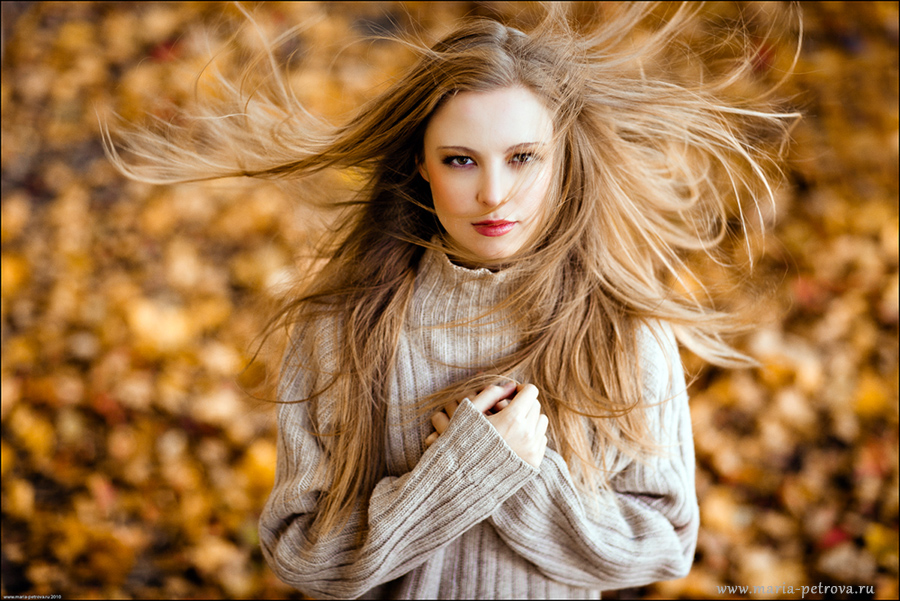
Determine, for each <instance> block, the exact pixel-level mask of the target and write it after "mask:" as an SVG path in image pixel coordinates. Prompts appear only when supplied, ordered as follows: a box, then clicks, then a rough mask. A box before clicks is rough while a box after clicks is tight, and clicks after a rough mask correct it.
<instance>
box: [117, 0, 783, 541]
mask: <svg viewBox="0 0 900 601" xmlns="http://www.w3.org/2000/svg"><path fill="white" fill-rule="evenodd" d="M604 4H606V3H604ZM699 10H700V9H697V8H696V7H694V6H692V5H691V4H685V5H681V6H680V7H677V8H676V9H667V8H666V7H665V6H662V7H660V6H653V5H651V6H647V5H645V4H644V3H633V4H628V5H617V6H614V7H606V8H604V9H603V10H602V12H599V13H597V14H595V15H589V16H590V18H587V19H585V14H584V12H582V13H581V14H580V15H579V16H578V18H575V17H574V16H573V15H572V14H571V13H569V12H567V10H566V9H565V8H558V7H554V6H549V5H548V6H546V7H545V8H544V15H543V18H541V19H538V20H536V21H535V24H534V25H532V26H530V27H528V26H523V25H518V28H514V27H511V26H509V25H506V24H503V23H501V22H499V21H497V20H494V19H485V18H479V19H469V20H466V21H465V22H463V23H462V24H461V25H460V26H459V27H458V28H457V29H455V30H454V31H453V32H452V33H450V34H449V35H447V36H446V37H445V38H443V39H441V40H440V41H438V42H437V43H435V44H432V45H431V46H430V47H429V46H427V45H423V44H420V43H413V42H410V41H408V40H407V41H404V42H403V43H404V44H406V45H407V46H408V47H410V48H413V49H414V50H415V51H416V53H417V60H416V62H415V63H414V64H413V65H412V66H411V67H410V68H409V69H408V70H407V72H406V73H405V74H403V75H402V76H401V77H399V78H398V80H397V81H396V83H395V84H394V85H393V86H392V87H390V88H389V89H387V90H386V91H385V92H383V93H381V94H379V95H378V96H377V97H376V98H374V99H372V100H371V101H370V102H368V103H367V104H365V105H364V106H362V107H360V109H359V111H358V113H356V115H355V116H353V117H352V118H350V119H349V120H348V121H347V122H346V123H343V124H339V125H336V126H335V125H326V124H324V123H323V122H321V121H319V120H318V119H316V118H315V117H314V116H312V115H310V114H309V113H308V112H307V111H306V109H305V108H304V107H303V106H302V105H301V104H300V103H299V102H298V101H297V100H296V99H295V97H294V95H293V94H292V93H291V92H290V90H289V88H288V87H287V85H286V84H285V83H284V80H283V79H282V78H281V77H279V76H278V66H277V65H274V64H272V69H271V71H272V73H271V85H270V86H269V88H268V92H267V93H263V91H260V90H257V91H256V92H255V93H254V95H253V96H252V97H248V95H247V94H246V93H245V92H244V91H243V90H242V89H241V88H240V86H238V85H236V84H231V83H229V82H228V81H225V80H223V81H222V91H221V93H220V94H219V98H218V100H217V101H216V102H211V103H205V104H198V105H197V107H196V108H195V110H196V112H195V113H193V114H191V113H188V112H185V113H184V114H183V115H182V117H181V121H180V124H179V125H177V126H176V125H171V126H170V127H169V128H168V129H166V130H165V131H162V132H161V131H159V130H152V129H149V128H139V127H132V128H128V129H120V130H119V131H117V132H116V133H117V136H118V137H117V138H116V140H115V141H114V139H113V137H112V136H111V135H110V134H109V132H108V131H107V135H106V148H107V152H108V155H109V156H110V158H111V160H112V161H113V162H114V164H116V165H117V167H119V169H120V170H121V171H122V172H123V173H125V174H127V175H128V176H130V177H134V178H136V179H140V180H142V181H148V182H158V183H172V182H185V181H196V180H203V179H211V178H219V177H233V176H245V177H253V178H287V179H291V178H306V177H309V176H311V175H313V174H316V173H319V172H322V171H324V170H352V171H353V172H354V173H355V176H356V177H357V179H358V181H360V182H361V183H360V184H359V186H358V187H357V189H356V191H355V195H354V197H353V198H352V199H351V200H350V201H348V202H341V203H338V204H340V206H341V208H342V210H343V213H342V214H341V218H340V221H339V226H338V227H336V228H334V234H333V236H332V238H331V239H330V243H329V244H328V245H327V246H323V250H322V261H321V265H322V266H321V267H320V268H317V269H316V270H315V271H314V273H313V274H312V275H311V276H310V277H309V278H307V279H306V280H305V281H304V282H303V283H302V287H298V290H297V291H296V293H295V294H294V295H293V296H292V297H291V298H290V299H289V300H288V301H287V302H286V303H285V305H284V307H283V308H282V309H281V310H280V311H279V312H278V314H277V315H276V316H275V317H274V318H273V320H272V322H271V323H270V328H271V329H272V330H274V329H279V328H282V327H287V328H289V329H292V330H293V332H294V335H293V337H294V339H295V340H296V339H297V338H298V337H302V333H303V332H305V331H308V328H309V327H310V326H311V325H312V324H315V323H318V322H319V321H320V320H321V319H323V318H324V317H325V316H328V317H329V318H334V319H336V322H337V323H340V324H341V330H342V337H343V338H342V341H341V351H340V352H341V353H342V355H341V357H340V365H339V369H338V370H336V373H329V374H327V377H325V378H322V379H320V381H321V382H323V385H322V386H319V387H318V388H317V389H316V390H315V391H313V392H312V394H311V395H310V396H309V397H308V398H305V399H290V400H292V401H303V402H311V403H316V402H317V401H318V400H320V399H324V398H325V397H324V396H323V395H324V394H325V393H326V391H327V393H328V396H327V398H328V399H329V403H331V404H333V406H330V407H329V412H328V413H329V415H330V416H331V418H332V422H333V423H331V424H330V425H329V426H327V427H326V426H322V429H321V431H319V432H317V434H319V435H320V436H321V437H322V444H323V445H327V446H328V449H329V452H328V453H327V454H326V455H328V456H330V457H331V465H330V466H329V468H328V470H329V472H330V478H329V482H330V489H329V490H328V491H327V492H326V494H325V495H324V496H323V497H322V499H321V503H322V504H321V506H320V511H319V515H318V517H317V521H316V524H315V532H314V533H313V534H314V535H321V534H323V533H327V532H329V531H331V530H332V529H334V528H336V527H339V525H340V524H341V523H342V522H343V521H344V519H346V517H347V516H349V514H350V512H351V511H352V510H353V508H354V507H355V506H356V504H357V503H358V502H360V501H364V500H365V499H366V497H367V495H369V494H370V493H371V492H372V490H373V489H374V487H375V484H376V482H377V480H378V479H379V478H380V477H382V476H383V474H384V465H385V460H384V449H383V436H382V435H381V434H380V433H381V431H382V428H383V419H384V414H385V411H384V408H385V404H386V403H387V399H388V395H389V389H388V388H389V382H390V374H391V373H392V370H393V368H394V357H395V351H396V347H397V342H398V339H399V335H400V331H401V327H402V324H403V323H404V317H405V314H406V310H407V307H408V305H409V302H410V299H411V298H412V295H413V290H414V282H415V278H416V273H417V269H418V266H419V261H420V259H421V257H422V256H423V253H424V252H425V250H426V249H435V250H439V251H443V252H448V253H449V254H450V255H451V256H452V257H456V258H459V259H461V260H466V261H467V262H469V261H476V259H477V258H474V257H467V256H466V254H465V251H464V250H463V249H460V248H457V247H456V246H455V245H454V244H453V242H452V240H449V239H448V237H447V236H446V235H445V232H444V231H443V230H442V228H441V226H440V223H439V221H438V220H437V218H436V216H435V212H434V209H433V206H432V200H431V192H430V189H429V186H428V184H427V182H425V181H424V180H423V178H422V177H421V175H420V174H419V171H418V165H419V162H420V161H421V159H422V152H423V150H422V145H423V137H424V132H425V129H426V127H427V125H428V123H429V118H430V117H431V115H433V114H434V112H435V111H436V109H437V108H438V107H440V106H441V104H442V103H443V102H446V101H447V100H448V99H449V98H452V97H453V95H455V94H458V93H461V92H467V91H474V92H478V91H490V90H496V89H501V88H507V87H513V86H518V87H522V88H525V89H527V90H529V91H530V92H532V93H533V94H534V95H535V96H536V97H537V98H539V99H540V100H541V101H542V102H543V103H544V105H545V107H546V108H547V109H548V110H549V112H550V114H551V115H552V116H553V125H554V144H555V148H556V149H557V151H556V152H555V153H554V157H555V158H554V161H555V165H554V170H553V173H554V183H553V186H552V187H551V192H550V196H549V198H548V199H547V201H546V203H545V204H546V207H547V210H546V211H545V215H544V216H543V219H544V223H543V227H542V228H541V232H540V236H539V237H538V239H536V240H534V241H533V244H531V245H529V246H528V247H527V248H524V249H523V250H521V251H520V252H519V253H518V254H517V255H516V256H514V257H511V258H506V259H505V260H504V261H503V263H502V264H490V265H487V266H488V267H490V268H492V269H506V270H509V271H510V272H511V274H510V277H511V278H512V281H513V282H514V284H515V285H514V286H513V292H512V293H511V294H510V296H509V297H508V298H507V299H506V301H505V302H503V303H502V304H501V305H499V306H497V307H495V308H494V310H495V311H497V312H498V315H499V312H503V314H504V315H511V316H512V318H513V321H514V323H515V327H516V328H517V332H518V335H519V345H518V346H517V347H516V348H515V349H514V350H513V351H512V352H510V353H509V354H508V355H507V356H506V357H505V358H504V359H502V361H501V362H500V363H499V364H494V365H491V366H479V365H467V366H466V367H467V368H471V369H472V371H473V372H474V371H478V370H479V369H484V370H486V371H489V372H490V374H491V375H493V376H497V375H499V376H514V377H516V378H517V379H520V380H526V381H529V382H531V383H534V384H535V385H536V386H537V387H538V389H539V390H540V395H541V401H542V409H543V411H544V412H545V413H546V414H547V416H548V418H549V423H550V426H549V438H550V440H551V441H552V444H553V445H554V446H555V448H556V449H557V451H558V452H559V453H560V454H561V455H562V457H563V458H565V460H566V461H567V463H568V465H569V466H570V468H571V469H572V473H573V475H575V477H576V479H577V480H578V481H579V482H580V483H581V484H582V485H583V486H584V487H586V488H588V489H590V488H591V487H596V486H601V487H602V486H605V485H606V484H607V482H606V475H605V471H604V459H603V458H604V457H605V456H606V451H607V450H609V449H615V450H618V451H622V452H626V453H629V454H637V455H640V454H641V453H643V452H648V451H649V450H652V448H653V446H654V445H653V440H652V437H651V436H650V433H649V432H648V428H647V423H646V417H645V412H644V411H642V410H640V409H641V407H642V406H643V405H644V404H645V403H646V401H647V400H646V399H644V398H643V397H642V390H641V369H642V366H641V365H640V362H639V360H638V348H637V345H638V342H637V333H638V331H639V329H640V328H641V327H642V326H643V325H645V324H648V323H652V322H655V321H664V322H667V323H669V324H671V326H672V328H673V331H674V332H675V334H676V337H677V338H678V340H679V342H680V343H681V344H682V345H683V346H685V347H687V348H688V349H690V350H691V351H692V352H694V353H695V354H696V355H698V356H700V357H701V358H703V359H705V360H707V361H709V362H712V363H714V364H718V365H723V366H734V365H746V364H747V361H748V358H747V357H745V356H744V355H742V354H741V353H739V352H738V351H736V350H735V349H734V348H733V347H732V346H731V345H730V344H729V340H730V336H731V335H733V334H734V333H736V332H738V331H741V328H742V327H743V326H746V325H747V321H746V320H745V319H742V318H741V316H740V315H736V314H734V313H733V312H731V311H728V310H726V309H725V308H723V307H721V306H717V304H716V303H715V302H713V301H712V300H711V297H710V295H708V294H707V293H706V291H705V289H704V288H703V287H702V285H700V284H698V282H702V278H701V277H700V276H699V275H698V274H696V273H695V272H693V271H692V269H691V263H690V261H689V260H688V259H689V258H690V257H691V256H693V255H695V254H697V253H698V251H699V252H700V253H706V254H707V255H708V256H709V257H712V258H713V260H714V261H716V262H719V263H722V261H724V258H725V257H724V255H723V254H721V253H718V252H717V249H718V248H719V247H720V246H721V245H722V244H723V242H727V241H729V239H730V237H733V236H735V235H739V234H740V233H741V230H742V228H743V227H745V225H744V224H745V223H746V215H747V213H748V211H750V210H754V211H755V210H756V208H757V207H758V206H760V204H762V203H774V192H773V186H774V185H775V184H774V183H773V182H775V181H777V175H778V171H777V165H778V162H779V159H780V157H781V153H782V152H783V147H784V143H785V141H786V140H787V138H788V133H789V130H790V127H791V125H792V124H793V122H794V121H795V119H796V114H794V113H791V112H788V111H786V110H784V109H783V108H782V107H781V106H780V105H779V104H777V103H776V102H775V101H774V100H773V99H772V98H773V95H772V94H768V93H760V94H752V95H748V94H747V87H746V85H744V87H743V88H741V90H739V91H737V92H736V91H735V86H739V85H741V82H746V81H747V79H748V78H750V79H752V78H754V77H756V76H755V75H754V72H753V70H754V67H755V64H754V62H753V61H754V54H753V51H754V48H755V46H751V45H750V44H749V42H748V40H749V39H750V36H749V34H748V35H746V36H744V37H742V36H741V32H739V31H735V32H734V35H733V36H730V37H724V38H722V39H720V40H718V42H720V43H719V47H720V49H721V48H725V49H726V50H727V52H725V53H722V52H719V53H718V54H716V55H715V57H716V61H715V62H714V63H713V62H710V61H709V60H706V59H705V58H704V56H702V55H701V54H702V53H701V52H700V51H698V50H695V49H693V48H691V46H690V45H689V44H685V43H684V38H685V34H686V32H690V31H692V29H691V28H692V27H693V26H694V24H695V22H696V21H697V19H698V18H699V14H698V12H699ZM667 12H668V14H665V13H667ZM745 33H746V32H745ZM745 42H746V43H745ZM268 56H269V58H270V59H271V60H272V61H273V63H274V59H272V56H274V55H272V54H271V53H270V54H269V55H268ZM764 91H766V90H764ZM123 150H124V151H127V153H126V154H123V152H122V151H123ZM310 194H311V193H310ZM298 201H299V202H306V203H308V204H309V205H310V206H317V207H323V206H325V205H326V204H327V203H324V202H323V201H322V199H321V198H316V197H312V196H310V197H305V196H304V197H302V198H298ZM734 268H736V269H743V268H745V266H744V264H736V265H735V266H734ZM448 327H465V324H448ZM301 347H302V345H300V344H297V343H294V344H291V345H289V349H288V357H287V360H286V361H285V362H284V365H285V367H284V369H296V368H298V367H297V366H301V368H303V369H309V368H315V366H314V365H312V366H311V365H310V364H309V361H308V358H307V357H304V356H297V355H298V353H299V350H298V349H300V348H301ZM291 366H293V367H291ZM283 377H290V374H285V375H284V376H283ZM471 386H472V382H471V381H461V382H457V383H455V384H453V385H451V386H450V387H448V388H446V389H443V390H440V391H438V392H437V393H435V394H433V395H431V396H429V397H428V398H426V399H420V400H421V402H422V407H423V411H425V410H434V409H435V408H437V407H440V406H441V405H442V404H443V403H444V402H446V401H447V400H449V399H454V400H458V399H460V398H462V397H463V396H465V395H466V394H467V393H471Z"/></svg>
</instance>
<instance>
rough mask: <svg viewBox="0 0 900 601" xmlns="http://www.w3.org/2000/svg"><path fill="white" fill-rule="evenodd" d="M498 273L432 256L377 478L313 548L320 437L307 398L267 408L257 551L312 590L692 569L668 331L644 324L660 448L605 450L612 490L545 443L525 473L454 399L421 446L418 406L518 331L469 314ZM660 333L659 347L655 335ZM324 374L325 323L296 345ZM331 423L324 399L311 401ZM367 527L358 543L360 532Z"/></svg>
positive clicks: (664, 575) (294, 381)
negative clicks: (267, 487) (596, 488)
mask: <svg viewBox="0 0 900 601" xmlns="http://www.w3.org/2000/svg"><path fill="white" fill-rule="evenodd" d="M504 280H505V274H504V273H503V272H499V273H492V272H490V271H488V270H486V269H478V270H470V269H465V268H462V267H458V266H456V265H454V264H452V263H450V261H449V260H447V257H446V256H444V255H442V254H438V253H434V252H430V251H429V252H428V253H426V255H425V257H424V258H423V261H422V265H421V268H420V272H419V275H418V277H417V280H416V290H415V294H414V298H413V301H412V303H411V306H410V309H409V314H408V318H407V323H406V327H405V328H404V331H403V332H402V334H401V339H400V344H399V348H398V354H397V363H396V371H395V373H394V374H393V385H392V392H391V397H390V406H389V409H388V414H387V428H386V432H385V433H384V434H385V444H386V448H387V463H388V465H387V475H386V476H385V477H384V478H382V480H381V481H379V482H378V484H377V486H376V487H375V491H374V493H373V494H372V497H371V500H370V501H369V503H368V504H367V505H365V506H360V507H359V508H358V509H357V511H356V512H355V513H354V515H353V518H352V520H351V524H350V525H349V526H348V527H347V528H346V529H345V530H344V531H343V532H341V533H340V534H336V535H334V536H331V537H329V538H328V539H327V540H322V541H320V542H318V544H316V545H311V544H310V542H309V540H308V539H307V537H306V531H307V528H308V527H309V525H310V524H311V523H312V521H313V518H314V516H315V514H316V511H317V506H316V500H317V497H318V492H319V491H321V490H323V489H326V488H327V487H328V482H327V480H326V479H327V475H326V476H323V475H321V474H317V473H316V469H315V468H316V465H317V464H318V462H319V461H320V460H321V459H322V458H323V456H325V455H326V454H327V439H326V438H317V437H315V436H313V435H311V434H310V433H309V432H308V429H309V428H310V425H311V421H310V416H309V414H308V412H309V411H310V410H311V408H310V405H309V404H308V403H295V404H283V405H280V407H279V412H278V426H279V436H278V466H277V471H276V477H275V486H274V489H273V490H272V493H271V496H270V497H269V500H268V502H267V503H266V506H265V509H264V511H263V514H262V517H261V519H260V540H261V544H262V550H263V554H264V555H265V558H266V561H267V562H268V563H269V565H270V566H271V568H272V569H273V570H274V571H275V573H276V574H277V575H278V577H279V578H281V579H282V580H283V581H284V582H286V583H288V584H290V585H292V586H295V587H296V588H297V589H299V590H300V591H302V592H303V593H305V594H307V595H310V596H312V597H314V598H345V599H349V598H355V597H360V596H363V597H365V598H379V599H438V598H440V599H506V598H510V599H511V598H519V599H597V598H600V591H601V590H604V589H616V588H624V587H633V586H640V585H644V584H647V583H650V582H654V581H657V580H665V579H671V578H678V577H681V576H684V575H685V574H687V573H688V571H689V570H690V567H691V562H692V560H693V556H694V546H695V543H696V538H697V527H698V523H699V514H698V509H697V501H696V493H695V489H694V451H693V443H692V437H691V422H690V414H689V412H688V402H687V395H686V392H685V384H684V376H683V371H682V367H681V363H680V361H679V359H678V353H677V347H676V345H675V341H674V338H673V336H672V333H671V331H670V330H669V328H667V327H660V328H659V330H658V332H656V334H657V335H656V336H654V335H653V333H651V332H650V330H649V329H648V330H647V331H645V332H643V333H642V342H641V347H640V348H641V358H642V361H643V363H642V366H643V371H644V386H645V391H646V396H647V399H648V400H649V401H650V402H651V403H656V402H657V401H663V400H665V399H667V401H666V402H665V403H660V404H657V406H655V407H651V408H650V409H648V410H647V411H648V414H649V417H650V423H651V425H652V428H653V430H654V432H655V433H656V437H657V439H658V442H659V443H660V444H662V445H664V446H665V447H666V448H667V449H668V453H666V454H665V455H664V456H662V457H659V458H653V459H651V460H649V461H647V462H644V463H638V462H633V461H630V460H628V459H627V458H624V457H619V456H615V455H611V456H610V457H611V458H612V459H613V462H612V463H609V462H608V463H607V465H613V466H614V474H615V475H614V476H613V477H612V478H611V484H612V488H613V490H612V491H606V492H597V493H596V495H594V496H595V497H596V498H595V499H586V498H585V494H584V493H583V492H581V491H580V489H578V488H576V486H575V485H574V483H573V480H572V477H571V475H570V473H569V470H568V468H567V467H566V463H565V462H564V461H563V459H562V458H561V457H560V455H559V454H558V453H556V452H555V451H554V450H553V443H552V441H551V443H550V445H549V448H548V449H547V452H546V454H545V456H544V460H543V462H542V463H541V466H540V469H539V470H538V469H535V468H533V467H532V466H530V465H529V464H527V463H525V462H524V461H522V460H521V459H519V457H518V456H517V455H516V454H515V453H514V452H513V451H512V450H511V449H510V448H509V447H508V446H507V445H506V443H505V442H504V441H503V439H502V438H501V437H500V436H499V434H498V433H497V432H496V431H495V430H494V428H493V427H492V426H491V425H490V424H489V423H488V421H487V420H486V419H485V418H484V417H483V416H482V415H481V414H480V413H479V412H478V411H477V410H475V409H474V407H473V406H472V405H471V403H469V402H468V401H466V402H465V403H464V404H463V405H461V406H460V408H459V409H458V410H457V412H456V414H455V415H454V417H453V419H452V420H451V422H450V426H449V428H448V429H447V430H446V431H445V432H444V434H443V435H441V436H440V438H438V440H437V442H436V443H435V444H433V445H432V446H431V447H430V448H428V449H427V450H426V448H425V444H424V440H425V438H426V437H427V436H428V435H429V434H430V433H431V432H433V428H432V426H431V424H430V421H429V417H428V416H427V415H425V416H417V414H416V412H415V404H414V401H415V400H416V399H418V398H421V397H422V396H424V395H427V394H429V393H432V392H434V391H436V390H438V389H440V388H442V387H444V386H446V385H447V384H449V383H451V382H454V381H457V380H459V379H461V378H469V377H471V376H472V375H473V370H472V369H471V367H467V366H471V365H475V364H482V365H483V364H488V365H489V364H490V362H491V359H496V358H498V357H501V356H503V354H504V353H508V352H509V349H510V348H512V347H513V346H514V345H515V343H516V341H515V335H514V332H513V331H511V328H508V327H503V324H502V323H490V321H494V322H496V319H493V320H482V322H480V323H473V324H471V325H466V326H462V327H454V328H433V327H429V326H434V325H440V324H445V323H448V322H451V321H456V320H459V319H466V318H473V317H477V316H478V315H480V314H482V313H483V312H484V310H485V308H487V307H489V306H493V305H496V304H497V303H498V302H499V299H501V298H502V297H503V295H504V294H506V293H507V292H508V290H507V287H508V284H507V283H506V282H505V281H504ZM657 339H659V340H661V341H662V342H661V343H660V342H658V341H657ZM301 344H303V345H304V348H306V349H308V351H307V352H308V354H309V355H311V357H309V358H310V359H312V360H314V361H315V362H317V363H318V365H319V366H320V367H321V369H323V370H325V371H326V372H327V371H328V370H329V369H330V368H333V367H334V361H335V359H334V358H335V357H336V353H337V350H338V348H339V347H338V345H339V344H340V333H339V328H338V327H336V324H334V323H333V322H331V323H321V324H320V325H319V327H318V328H316V332H315V334H314V335H311V336H308V337H307V338H306V340H303V341H301ZM315 383H316V380H315V376H314V375H312V374H311V373H310V372H302V373H300V374H299V375H297V376H296V377H293V378H291V379H289V380H287V381H284V382H282V387H281V391H280V397H281V399H282V400H286V401H287V400H291V399H297V398H302V397H304V396H306V394H308V391H309V390H311V388H312V387H313V386H315ZM314 410H315V411H316V412H317V414H316V418H317V421H318V423H319V424H320V425H321V424H323V423H327V422H328V413H329V411H328V403H327V401H323V400H320V401H319V402H318V403H317V405H316V407H315V409H314ZM360 530H363V531H365V532H367V534H366V537H365V539H364V542H363V543H362V544H361V545H360V544H357V542H356V541H357V534H358V532H360Z"/></svg>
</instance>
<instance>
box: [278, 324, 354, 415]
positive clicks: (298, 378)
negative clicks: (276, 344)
mask: <svg viewBox="0 0 900 601" xmlns="http://www.w3.org/2000/svg"><path fill="white" fill-rule="evenodd" d="M342 323H343V321H342V319H341V318H340V316H339V315H337V314H336V313H335V312H332V311H327V310H323V311H322V312H321V313H320V314H318V315H316V316H315V317H314V318H311V319H307V320H305V321H303V322H302V323H298V324H295V326H294V328H293V331H292V332H291V335H290V337H289V339H288V343H287V348H286V349H285V353H284V360H283V361H282V366H281V377H280V386H279V397H280V399H281V400H282V401H290V400H292V398H294V397H297V395H298V394H300V392H302V391H307V392H308V391H310V390H312V389H313V388H314V387H315V384H316V383H317V382H318V383H321V376H322V375H323V374H325V375H328V374H331V375H334V374H336V373H337V372H338V371H339V367H340V358H341V348H342V345H341V343H340V340H341V335H342V334H341V332H342V330H343V326H342ZM301 396H304V395H301Z"/></svg>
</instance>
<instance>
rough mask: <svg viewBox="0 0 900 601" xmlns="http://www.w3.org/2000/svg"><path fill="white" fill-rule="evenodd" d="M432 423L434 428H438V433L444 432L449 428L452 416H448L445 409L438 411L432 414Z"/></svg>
mask: <svg viewBox="0 0 900 601" xmlns="http://www.w3.org/2000/svg"><path fill="white" fill-rule="evenodd" d="M431 424H432V425H433V426H434V429H435V430H437V433H438V434H443V433H444V430H446V429H447V426H449V425H450V418H449V417H447V414H446V413H444V412H443V411H438V412H437V413H435V414H434V415H432V416H431Z"/></svg>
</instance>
